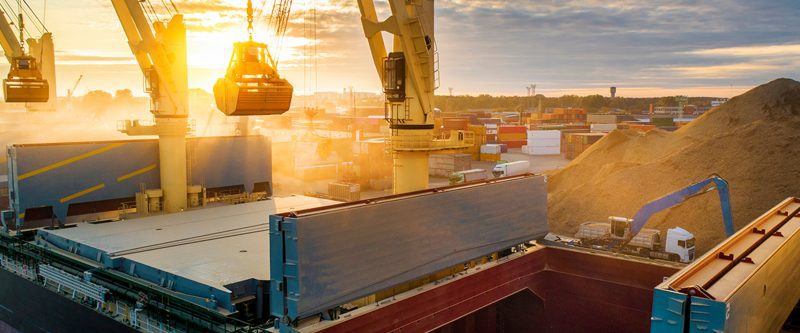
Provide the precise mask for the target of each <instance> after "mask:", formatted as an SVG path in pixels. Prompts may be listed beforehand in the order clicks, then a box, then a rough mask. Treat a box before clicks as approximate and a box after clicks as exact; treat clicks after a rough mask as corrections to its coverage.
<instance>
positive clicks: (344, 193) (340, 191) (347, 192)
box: [328, 182, 361, 202]
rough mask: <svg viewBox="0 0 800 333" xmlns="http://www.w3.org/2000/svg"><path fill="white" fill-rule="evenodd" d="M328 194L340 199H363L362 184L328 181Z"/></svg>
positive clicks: (346, 200) (348, 200) (334, 198)
mask: <svg viewBox="0 0 800 333" xmlns="http://www.w3.org/2000/svg"><path fill="white" fill-rule="evenodd" d="M328 196H329V197H330V198H331V199H333V200H338V201H345V202H351V201H358V200H361V185H359V184H353V183H344V182H333V183H328Z"/></svg>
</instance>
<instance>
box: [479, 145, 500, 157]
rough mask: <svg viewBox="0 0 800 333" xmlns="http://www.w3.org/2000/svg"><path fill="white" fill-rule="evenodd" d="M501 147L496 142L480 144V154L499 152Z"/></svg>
mask: <svg viewBox="0 0 800 333" xmlns="http://www.w3.org/2000/svg"><path fill="white" fill-rule="evenodd" d="M501 152H502V148H501V147H500V145H498V144H485V145H483V146H481V154H498V155H499V154H500V153H501Z"/></svg>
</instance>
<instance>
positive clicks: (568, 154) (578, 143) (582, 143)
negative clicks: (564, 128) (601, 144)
mask: <svg viewBox="0 0 800 333" xmlns="http://www.w3.org/2000/svg"><path fill="white" fill-rule="evenodd" d="M605 135H606V133H568V134H567V140H566V141H567V144H566V145H565V146H562V149H561V153H562V154H563V156H564V158H566V159H570V160H571V159H574V158H576V157H578V156H579V155H580V154H581V153H583V152H584V151H586V149H588V148H589V147H590V146H591V145H593V144H595V142H597V141H599V140H600V139H602V138H603V137H604V136H605Z"/></svg>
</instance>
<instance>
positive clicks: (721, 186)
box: [631, 175, 734, 239]
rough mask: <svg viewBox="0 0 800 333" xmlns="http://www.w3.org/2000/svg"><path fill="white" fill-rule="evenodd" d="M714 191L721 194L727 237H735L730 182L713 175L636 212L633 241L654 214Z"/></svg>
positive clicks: (632, 228)
mask: <svg viewBox="0 0 800 333" xmlns="http://www.w3.org/2000/svg"><path fill="white" fill-rule="evenodd" d="M712 184H713V185H714V187H711V188H708V186H709V185H712ZM714 189H716V190H717V193H718V194H719V202H720V206H721V208H722V219H723V223H724V225H725V235H727V236H728V237H730V236H731V235H733V232H734V229H733V213H732V212H731V199H730V191H729V190H728V182H727V181H725V179H722V178H721V177H719V176H717V175H712V176H710V177H708V178H707V179H705V180H702V181H700V182H697V183H694V184H692V185H689V186H687V187H684V188H682V189H680V190H678V191H675V192H673V193H670V194H667V195H665V196H663V197H661V198H658V199H656V200H653V201H650V202H648V203H647V204H645V205H644V206H642V208H640V209H639V211H637V212H636V215H634V216H633V222H632V223H631V239H633V238H634V237H636V235H638V234H639V231H641V230H642V228H643V227H644V225H645V224H647V221H648V220H650V217H652V216H653V215H654V214H656V213H658V212H660V211H663V210H665V209H669V208H672V207H675V206H677V205H679V204H681V203H683V202H684V201H686V200H687V199H689V198H692V197H694V196H696V195H700V194H703V193H707V192H709V191H712V190H714Z"/></svg>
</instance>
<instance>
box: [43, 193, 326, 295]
mask: <svg viewBox="0 0 800 333" xmlns="http://www.w3.org/2000/svg"><path fill="white" fill-rule="evenodd" d="M337 203H339V202H337V201H332V200H326V199H319V198H313V197H308V196H300V195H298V196H289V197H276V198H272V199H270V200H265V201H257V202H251V203H244V204H237V205H225V206H216V207H208V208H203V209H196V210H189V211H185V212H180V213H175V214H164V215H153V216H147V217H141V218H136V219H130V220H123V221H119V222H108V223H101V224H91V223H80V224H78V225H76V226H75V227H71V228H66V229H58V230H44V229H43V230H40V231H39V232H38V237H40V240H42V241H44V242H46V243H47V244H48V246H55V247H58V248H60V249H61V250H65V251H68V252H71V253H74V254H77V255H79V256H81V257H84V258H87V259H91V260H95V261H98V262H102V263H104V264H105V266H106V267H113V268H115V269H117V270H121V271H123V272H125V273H128V274H130V272H131V271H133V270H134V268H132V265H135V266H136V267H135V268H136V269H137V271H136V272H135V273H134V274H131V275H134V276H137V277H142V278H145V279H147V276H148V274H145V273H142V272H140V271H138V269H140V268H142V267H148V268H151V269H152V270H155V271H156V273H157V274H155V276H163V275H164V274H163V273H164V272H166V273H169V274H172V275H174V276H176V277H180V278H183V279H186V280H189V281H192V282H195V283H198V284H201V285H205V286H208V287H212V288H215V289H218V290H222V291H229V290H228V288H227V287H226V286H227V285H230V284H232V283H237V282H242V281H246V280H250V279H256V280H262V281H268V280H269V275H270V272H269V235H268V232H269V231H268V228H269V216H270V215H272V214H278V213H288V212H292V211H296V210H303V209H311V208H317V207H322V206H327V205H332V204H337ZM120 262H122V263H123V264H120ZM153 282H156V283H158V281H153Z"/></svg>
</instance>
